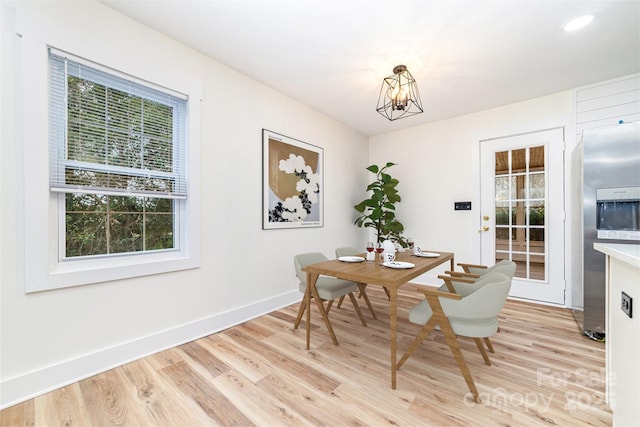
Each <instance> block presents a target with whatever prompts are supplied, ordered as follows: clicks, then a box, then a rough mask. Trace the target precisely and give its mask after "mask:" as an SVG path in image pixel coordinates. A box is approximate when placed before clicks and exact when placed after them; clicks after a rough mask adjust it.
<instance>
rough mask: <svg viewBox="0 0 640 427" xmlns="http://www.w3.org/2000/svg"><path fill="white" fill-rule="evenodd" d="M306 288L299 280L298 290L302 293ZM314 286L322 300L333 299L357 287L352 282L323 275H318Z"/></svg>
mask: <svg viewBox="0 0 640 427" xmlns="http://www.w3.org/2000/svg"><path fill="white" fill-rule="evenodd" d="M306 288H307V285H306V284H305V283H302V282H300V286H299V289H300V292H302V293H304V292H305V290H306ZM316 288H317V289H318V295H319V296H320V298H322V299H323V300H334V299H336V298H340V297H341V296H343V295H346V294H348V293H349V292H355V291H356V290H357V289H358V287H357V286H356V284H355V283H354V282H350V281H348V280H342V279H336V278H335V277H325V276H320V277H318V281H317V282H316Z"/></svg>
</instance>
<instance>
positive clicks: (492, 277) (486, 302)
mask: <svg viewBox="0 0 640 427" xmlns="http://www.w3.org/2000/svg"><path fill="white" fill-rule="evenodd" d="M481 279H482V281H483V286H479V287H478V288H477V289H476V290H475V291H474V292H472V293H470V294H468V295H466V296H463V297H462V299H459V300H453V299H450V298H444V297H441V298H440V304H441V305H442V309H443V310H444V312H445V314H446V315H447V317H456V318H459V319H487V318H490V317H495V316H497V315H498V313H499V312H500V310H501V309H502V307H503V306H504V304H505V302H506V301H507V296H509V290H510V289H511V278H510V277H507V276H506V275H504V274H502V273H489V274H487V275H485V276H483V277H482V278H481ZM481 279H478V280H481Z"/></svg>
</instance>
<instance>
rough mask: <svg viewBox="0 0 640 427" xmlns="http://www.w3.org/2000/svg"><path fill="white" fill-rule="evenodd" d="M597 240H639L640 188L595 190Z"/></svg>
mask: <svg viewBox="0 0 640 427" xmlns="http://www.w3.org/2000/svg"><path fill="white" fill-rule="evenodd" d="M596 209H597V212H596V228H597V229H598V239H616V240H640V187H619V188H598V189H596Z"/></svg>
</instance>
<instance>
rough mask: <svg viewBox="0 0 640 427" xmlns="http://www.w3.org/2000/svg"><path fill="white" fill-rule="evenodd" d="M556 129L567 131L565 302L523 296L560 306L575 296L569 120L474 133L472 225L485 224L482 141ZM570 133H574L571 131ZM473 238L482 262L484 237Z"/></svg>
mask: <svg viewBox="0 0 640 427" xmlns="http://www.w3.org/2000/svg"><path fill="white" fill-rule="evenodd" d="M556 129H561V130H562V132H563V139H564V151H563V153H564V154H563V160H562V168H563V170H562V177H563V179H562V192H563V197H562V202H563V215H564V222H563V230H562V234H563V239H564V243H563V249H562V256H563V260H564V261H563V268H562V270H563V278H562V279H563V281H564V304H556V303H551V302H544V301H536V300H530V299H524V298H523V299H522V300H523V301H529V302H533V303H537V304H543V305H551V306H556V307H569V306H570V305H571V304H570V302H571V298H572V289H571V286H570V284H571V281H570V279H571V272H570V271H569V270H570V266H568V265H567V259H570V243H571V242H570V241H567V239H568V238H569V237H570V236H568V232H569V230H570V229H571V223H570V218H569V215H568V212H569V211H570V205H568V201H567V197H569V196H570V191H569V189H570V188H569V182H568V179H569V178H568V177H569V175H570V170H568V165H567V150H568V147H570V146H572V144H571V143H570V142H569V141H567V135H568V130H569V127H568V126H567V125H566V124H565V123H554V124H549V123H546V126H539V127H536V126H527V127H514V128H494V129H486V130H483V131H480V132H477V133H475V134H474V135H473V137H472V139H471V143H472V153H471V157H472V159H471V160H472V165H473V166H472V176H473V177H475V183H474V184H473V187H472V190H473V194H474V196H473V197H472V201H473V205H474V206H475V208H474V209H473V211H474V214H475V215H473V220H472V227H474V228H472V229H473V230H474V231H475V230H480V229H481V228H482V226H483V223H482V218H481V217H482V212H481V207H482V206H481V190H482V170H481V161H482V158H481V150H480V146H481V144H482V142H483V141H491V140H497V139H502V138H510V137H517V136H521V135H527V134H531V133H537V132H544V131H549V130H556ZM569 135H570V133H569ZM471 241H472V261H471V262H474V263H477V264H479V263H480V262H481V257H482V253H481V252H482V245H481V241H482V236H481V233H480V232H478V233H473V237H472V239H471ZM510 298H514V299H521V298H517V297H510Z"/></svg>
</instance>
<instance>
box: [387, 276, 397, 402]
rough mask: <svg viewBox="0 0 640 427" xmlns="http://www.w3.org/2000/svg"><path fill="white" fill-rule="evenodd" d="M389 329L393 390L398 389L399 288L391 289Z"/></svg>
mask: <svg viewBox="0 0 640 427" xmlns="http://www.w3.org/2000/svg"><path fill="white" fill-rule="evenodd" d="M389 301H390V303H389V328H390V329H391V337H390V340H391V342H390V347H391V389H392V390H395V389H396V369H397V354H396V351H397V347H398V329H397V328H398V287H397V286H393V287H391V289H389Z"/></svg>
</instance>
